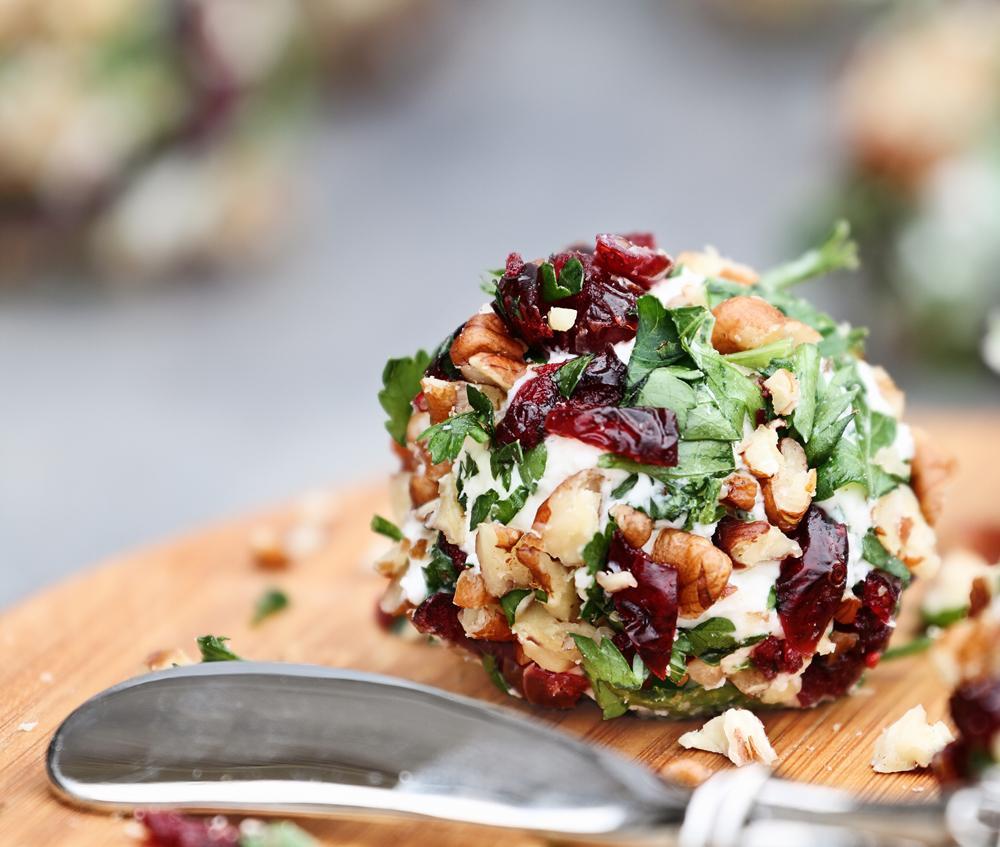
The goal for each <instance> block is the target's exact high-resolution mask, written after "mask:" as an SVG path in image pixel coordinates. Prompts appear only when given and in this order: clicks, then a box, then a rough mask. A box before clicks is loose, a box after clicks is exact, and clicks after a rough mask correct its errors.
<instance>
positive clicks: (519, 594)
mask: <svg viewBox="0 0 1000 847" xmlns="http://www.w3.org/2000/svg"><path fill="white" fill-rule="evenodd" d="M529 594H531V589H530V588H515V589H514V590H513V591H508V592H507V593H506V594H504V596H503V597H501V598H500V608H501V609H503V613H504V615H506V617H507V623H508V625H510V626H513V625H514V614H515V612H517V607H518V606H520V605H521V601H522V600H523V599H524V598H525V597H527V596H528V595H529Z"/></svg>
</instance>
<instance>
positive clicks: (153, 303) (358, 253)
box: [0, 0, 852, 605]
mask: <svg viewBox="0 0 1000 847" xmlns="http://www.w3.org/2000/svg"><path fill="white" fill-rule="evenodd" d="M441 26H442V28H441V31H440V32H439V33H438V34H437V38H436V40H435V46H434V49H433V51H432V53H433V55H430V56H427V57H426V61H425V62H424V63H423V64H422V65H421V67H419V68H417V69H414V71H413V73H412V74H411V77H412V78H411V79H409V80H408V81H407V82H406V83H405V84H402V85H400V86H397V87H396V88H395V89H394V90H392V91H391V92H388V93H387V92H382V93H380V94H379V95H378V96H375V97H369V98H367V99H363V98H359V97H356V96H355V97H351V98H343V97H342V98H340V99H338V100H336V101H335V102H334V103H333V105H332V107H331V108H330V110H329V114H328V115H327V116H326V118H325V119H324V125H323V126H322V127H321V128H320V129H321V131H320V132H319V133H317V135H316V137H315V138H314V140H313V143H312V144H311V147H310V149H309V150H308V152H307V154H306V155H305V156H304V157H303V159H302V174H301V177H302V181H303V184H304V186H305V198H304V203H305V204H306V208H307V209H308V210H309V214H308V215H307V216H306V219H305V220H304V221H303V222H302V223H301V225H298V226H297V227H296V230H297V231H296V233H295V237H294V240H293V244H291V245H290V246H289V249H287V251H286V253H285V255H284V256H282V257H281V258H280V260H279V261H276V262H275V263H274V264H271V265H267V266H262V267H259V268H256V269H251V270H249V271H248V272H245V273H241V274H239V275H238V276H237V277H235V278H231V279H222V280H217V281H215V282H214V283H213V284H210V285H205V284H196V283H188V284H180V285H175V286H171V287H166V288H159V289H156V290H150V291H146V292H142V293H138V294H137V293H135V292H127V293H126V292H114V291H111V292H109V291H107V290H100V289H98V290H95V289H94V288H92V287H86V286H78V285H74V284H67V283H66V281H53V282H52V284H50V285H46V286H42V287H41V288H36V289H34V290H33V291H31V292H29V293H21V294H18V295H14V294H8V295H6V296H5V299H4V302H3V303H2V308H0V361H2V362H3V363H4V370H5V378H4V400H5V402H4V411H3V414H2V415H0V538H2V557H3V560H2V579H0V605H2V604H6V603H8V602H10V601H13V600H14V599H16V598H18V597H20V596H22V595H24V594H25V593H27V592H28V591H30V590H34V589H37V588H38V587H40V586H42V585H44V584H46V583H48V582H50V581H52V580H54V579H56V578H57V577H59V576H61V575H64V574H66V573H68V572H70V571H72V570H74V569H77V568H79V567H82V566H84V565H87V564H89V563H92V562H94V561H96V560H99V559H101V558H103V557H106V556H108V555H111V554H113V553H116V552H120V551H122V550H125V549H127V548H130V547H134V546H136V545H139V544H141V543H144V542H147V541H151V540H153V539H156V538H160V537H164V536H167V535H170V534H173V533H177V532H180V531H183V530H186V529H190V528H193V527H195V526H197V525H199V524H204V523H206V522H208V521H211V520H213V519H216V518H220V517H223V516H226V515H230V514H232V513H235V512H239V511H240V510H243V509H247V508H250V507H254V506H258V505H261V504H265V503H268V502H271V501H276V500H279V499H281V498H283V497H286V496H288V495H291V494H293V493H295V492H298V491H300V490H302V489H305V488H308V487H312V486H317V485H325V484H329V483H334V482H341V481H343V482H346V481H349V480H356V479H362V478H370V477H373V476H377V475H378V474H380V473H382V472H384V471H385V470H386V469H387V468H389V467H390V464H391V462H390V455H389V450H388V448H387V439H386V436H385V433H384V431H383V429H382V415H381V412H380V410H379V408H378V406H377V404H376V401H375V393H376V390H377V387H378V384H379V377H380V372H381V368H382V365H383V362H384V360H385V359H386V357H387V356H388V355H400V354H404V353H409V352H412V350H413V349H415V348H417V347H418V346H421V345H423V346H430V345H433V344H434V343H436V342H437V341H438V340H439V338H440V337H441V336H443V335H444V334H445V333H446V332H447V331H448V330H450V329H451V328H453V327H454V326H455V325H456V324H457V323H459V322H460V321H461V320H462V319H463V318H464V317H465V316H466V315H467V314H468V313H469V312H470V311H472V310H473V309H474V308H475V307H476V306H477V305H478V304H479V302H480V301H481V299H482V298H481V294H480V292H479V289H478V285H477V282H478V279H479V274H480V272H481V271H482V269H484V268H487V267H493V266H496V265H498V264H500V263H501V262H502V260H503V257H504V256H505V254H506V253H507V251H509V250H512V249H517V250H519V251H521V252H523V253H525V254H527V255H538V254H542V253H547V252H549V251H551V250H553V249H555V248H557V247H559V246H560V245H562V244H563V243H567V242H569V241H572V240H576V239H579V238H581V237H587V236H590V235H592V234H593V233H595V232H597V231H605V230H630V229H650V230H653V231H655V232H657V233H658V234H659V236H660V240H661V243H663V245H664V246H665V247H667V249H669V250H680V249H684V248H688V247H700V246H701V245H703V244H705V243H707V242H711V243H714V244H716V245H718V246H719V247H720V248H721V249H723V250H724V251H726V252H728V253H730V254H732V255H735V256H737V257H740V258H742V259H744V260H746V261H749V262H752V263H760V264H766V263H767V262H769V261H772V260H774V259H776V258H779V257H782V256H784V255H785V253H786V252H787V249H788V247H789V245H790V243H791V241H792V237H791V234H790V231H789V228H788V222H789V221H790V220H795V218H796V217H797V215H798V213H799V212H800V211H801V210H802V209H803V208H804V207H807V206H808V204H809V202H810V198H811V197H812V196H813V195H814V194H815V193H816V192H818V191H820V189H821V186H822V185H823V183H824V181H825V180H826V179H827V178H828V176H829V174H830V173H831V172H832V170H833V169H834V167H835V156H836V153H835V151H836V142H835V138H834V137H833V128H832V121H831V118H830V115H829V109H828V87H829V84H830V81H831V79H832V78H833V76H834V74H835V71H836V69H837V67H838V65H839V63H840V62H841V61H842V58H843V55H844V52H845V50H846V48H847V45H848V44H849V41H850V34H851V31H852V26H851V25H850V24H838V25H832V24H827V25H824V26H822V27H818V28H816V29H813V30H811V31H807V32H803V33H800V34H799V36H798V37H797V38H794V39H780V38H776V37H773V36H767V35H765V36H764V37H756V38H752V37H750V36H749V35H748V34H747V33H746V32H742V31H740V30H739V29H738V28H733V27H720V26H718V22H715V23H713V22H712V21H711V19H709V18H706V17H705V16H703V15H701V14H697V13H695V12H693V11H692V10H690V9H687V10H685V9H683V8H681V7H679V6H677V5H672V4H667V3H651V2H650V3H646V2H632V3H615V4H608V3H603V4H601V3H584V2H579V0H563V1H562V2H546V3H535V2H529V0H520V2H505V3H485V2H478V3H466V4H456V8H455V9H454V11H453V12H452V14H451V15H450V16H449V18H448V19H447V20H446V21H445V22H443V24H442V25H441ZM827 299H829V298H828V297H827Z"/></svg>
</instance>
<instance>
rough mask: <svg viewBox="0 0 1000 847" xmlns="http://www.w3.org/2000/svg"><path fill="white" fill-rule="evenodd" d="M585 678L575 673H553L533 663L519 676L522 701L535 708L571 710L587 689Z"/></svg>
mask: <svg viewBox="0 0 1000 847" xmlns="http://www.w3.org/2000/svg"><path fill="white" fill-rule="evenodd" d="M587 685H588V683H587V678H586V677H585V676H581V675H580V674H576V673H554V672H553V671H547V670H545V669H544V668H541V667H539V666H538V665H536V664H535V663H534V662H532V663H531V664H530V665H528V666H527V667H526V668H525V669H524V671H523V673H522V675H521V690H522V692H523V694H524V699H525V700H527V701H528V702H529V703H531V704H533V705H535V706H547V707H548V708H550V709H572V708H573V707H574V706H575V705H576V704H577V701H578V700H579V699H580V697H581V695H582V694H583V692H584V691H586V689H587Z"/></svg>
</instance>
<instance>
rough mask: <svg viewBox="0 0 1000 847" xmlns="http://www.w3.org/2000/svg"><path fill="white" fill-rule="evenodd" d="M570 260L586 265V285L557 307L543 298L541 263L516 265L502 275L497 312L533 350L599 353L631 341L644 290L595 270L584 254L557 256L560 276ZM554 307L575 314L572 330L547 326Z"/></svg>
mask: <svg viewBox="0 0 1000 847" xmlns="http://www.w3.org/2000/svg"><path fill="white" fill-rule="evenodd" d="M570 259H577V260H578V261H579V262H580V263H581V264H582V265H583V284H582V285H581V288H580V291H579V292H577V293H576V294H572V295H570V296H568V297H564V298H562V299H561V300H558V301H556V302H555V303H547V302H545V300H544V298H543V297H542V286H541V280H540V279H539V272H538V265H535V264H532V263H529V264H525V265H522V266H521V267H518V265H517V263H516V262H515V263H513V264H512V265H511V266H510V267H509V269H508V270H507V271H506V272H505V273H504V275H503V276H502V277H500V279H499V281H498V282H497V297H496V300H495V302H494V309H495V310H496V312H497V314H498V315H500V317H501V318H503V320H504V321H505V322H506V323H507V325H508V326H509V327H510V329H511V332H513V334H514V335H516V336H517V337H519V338H521V339H522V340H523V341H525V342H526V343H527V344H528V346H529V347H532V348H534V349H537V350H552V349H561V350H569V351H571V352H574V353H597V352H599V351H601V350H603V349H604V348H605V347H607V346H608V345H609V344H616V343H617V342H619V341H627V340H629V339H630V338H633V337H634V336H635V332H636V328H637V326H638V318H637V316H636V311H635V303H636V300H637V299H638V298H639V297H640V296H641V295H642V294H643V288H642V287H641V286H640V285H638V284H636V283H634V282H631V281H629V280H627V279H622V278H620V277H615V276H612V275H611V274H609V273H608V272H607V271H605V270H604V269H602V268H599V267H597V266H596V265H595V264H594V260H593V257H591V256H590V255H589V254H588V253H586V252H583V251H579V250H574V251H567V252H563V253H559V254H556V255H555V256H552V257H551V262H552V264H553V265H554V267H555V268H556V269H557V272H558V270H559V269H560V268H562V267H563V266H564V265H565V264H566V262H568V261H569V260H570ZM514 271H517V272H516V273H515V272H514ZM554 305H557V306H560V307H562V308H567V309H573V310H575V311H576V314H577V316H576V321H575V322H574V324H573V327H572V328H571V329H569V330H567V331H565V332H556V331H555V330H553V329H552V327H550V326H549V322H548V313H549V309H550V308H552V306H554Z"/></svg>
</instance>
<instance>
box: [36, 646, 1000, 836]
mask: <svg viewBox="0 0 1000 847" xmlns="http://www.w3.org/2000/svg"><path fill="white" fill-rule="evenodd" d="M47 764H48V772H49V777H50V779H51V781H52V784H53V786H54V788H55V791H56V792H57V793H58V794H59V795H60V796H61V797H62V798H64V799H65V800H67V801H68V802H70V803H73V804H76V805H82V806H85V807H89V808H93V809H99V810H106V811H113V810H123V811H128V810H132V809H136V808H171V809H179V810H184V811H192V812H210V811H211V812H236V813H258V814H294V815H308V816H347V817H383V818H384V817H411V818H425V819H437V820H445V821H460V822H463V823H469V824H477V825H481V826H487V827H503V828H509V829H518V830H527V831H533V832H538V833H544V834H545V835H547V836H550V837H555V838H561V839H564V840H574V841H605V842H613V843H626V842H630V843H631V842H635V843H656V844H664V845H678V847H765V846H766V847H782V845H785V844H788V845H793V844H794V845H795V847H802V845H805V844H809V843H810V842H811V843H813V844H819V845H824V846H825V845H831V847H841V845H843V847H855V845H857V847H861V845H909V844H919V845H945V844H953V843H958V844H961V845H963V847H985V845H987V844H993V845H995V844H997V831H998V822H1000V779H996V778H994V777H991V778H989V779H987V780H985V781H984V782H982V783H981V784H980V785H977V786H975V787H973V788H969V789H965V790H962V791H959V792H957V793H955V794H953V795H952V796H951V797H949V798H947V799H946V800H943V801H940V802H936V803H930V804H920V805H916V804H913V805H895V806H892V805H871V804H864V803H860V802H858V801H857V800H855V799H854V798H852V797H851V796H850V795H849V794H846V793H844V792H840V791H836V790H833V789H828V788H820V787H817V786H809V785H804V784H798V783H792V782H787V781H784V780H778V779H775V778H772V777H770V775H769V774H768V772H767V770H766V769H764V768H760V767H751V768H742V769H740V770H728V771H723V772H722V773H720V774H718V775H716V776H715V777H713V778H712V779H710V780H708V782H706V783H705V784H704V785H702V786H701V787H699V788H698V789H696V790H695V791H693V792H692V791H689V790H687V789H684V788H680V787H677V786H672V785H668V784H666V783H664V782H663V781H661V780H659V779H658V778H657V777H655V776H654V775H653V774H652V773H650V772H649V771H647V770H646V769H645V768H643V767H641V766H640V765H638V764H635V763H633V762H630V761H628V760H626V759H624V758H622V757H621V756H619V755H617V754H615V753H612V752H610V751H608V750H604V749H601V748H599V747H595V746H592V745H589V744H585V743H583V742H581V741H578V740H576V739H573V738H570V737H568V736H566V735H564V734H562V733H559V732H557V731H555V730H553V729H551V728H549V727H546V726H544V725H542V724H540V723H535V722H532V721H530V720H528V719H525V718H523V717H521V716H519V715H517V714H514V713H512V712H510V711H507V710H504V709H500V708H497V707H494V706H489V705H485V704H483V703H480V702H477V701H474V700H470V699H468V698H465V697H460V696H457V695H454V694H448V693H445V692H443V691H439V690H436V689H433V688H428V687H426V686H421V685H416V684H414V683H410V682H405V681H403V680H400V679H393V678H389V677H381V676H375V675H372V674H365V673H359V672H355V671H345V670H337V669H332V668H324V667H314V666H308V665H289V664H277V663H257V662H220V663H212V664H202V665H195V666H191V667H184V668H174V669H172V670H167V671H161V672H159V673H153V674H149V675H147V676H143V677H139V678H137V679H133V680H129V681H127V682H124V683H122V684H120V685H117V686H115V687H114V688H110V689H108V690H107V691H105V692H103V693H101V694H98V695H97V696H95V697H93V698H92V699H90V700H88V701H87V702H86V703H84V704H83V705H82V706H80V707H79V708H78V709H77V710H76V711H74V712H73V713H72V714H71V715H70V716H69V717H68V718H67V719H66V720H65V721H64V722H63V724H62V725H61V726H60V727H59V729H58V730H57V732H56V734H55V736H54V737H53V739H52V742H51V744H50V746H49V751H48V760H47Z"/></svg>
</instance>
